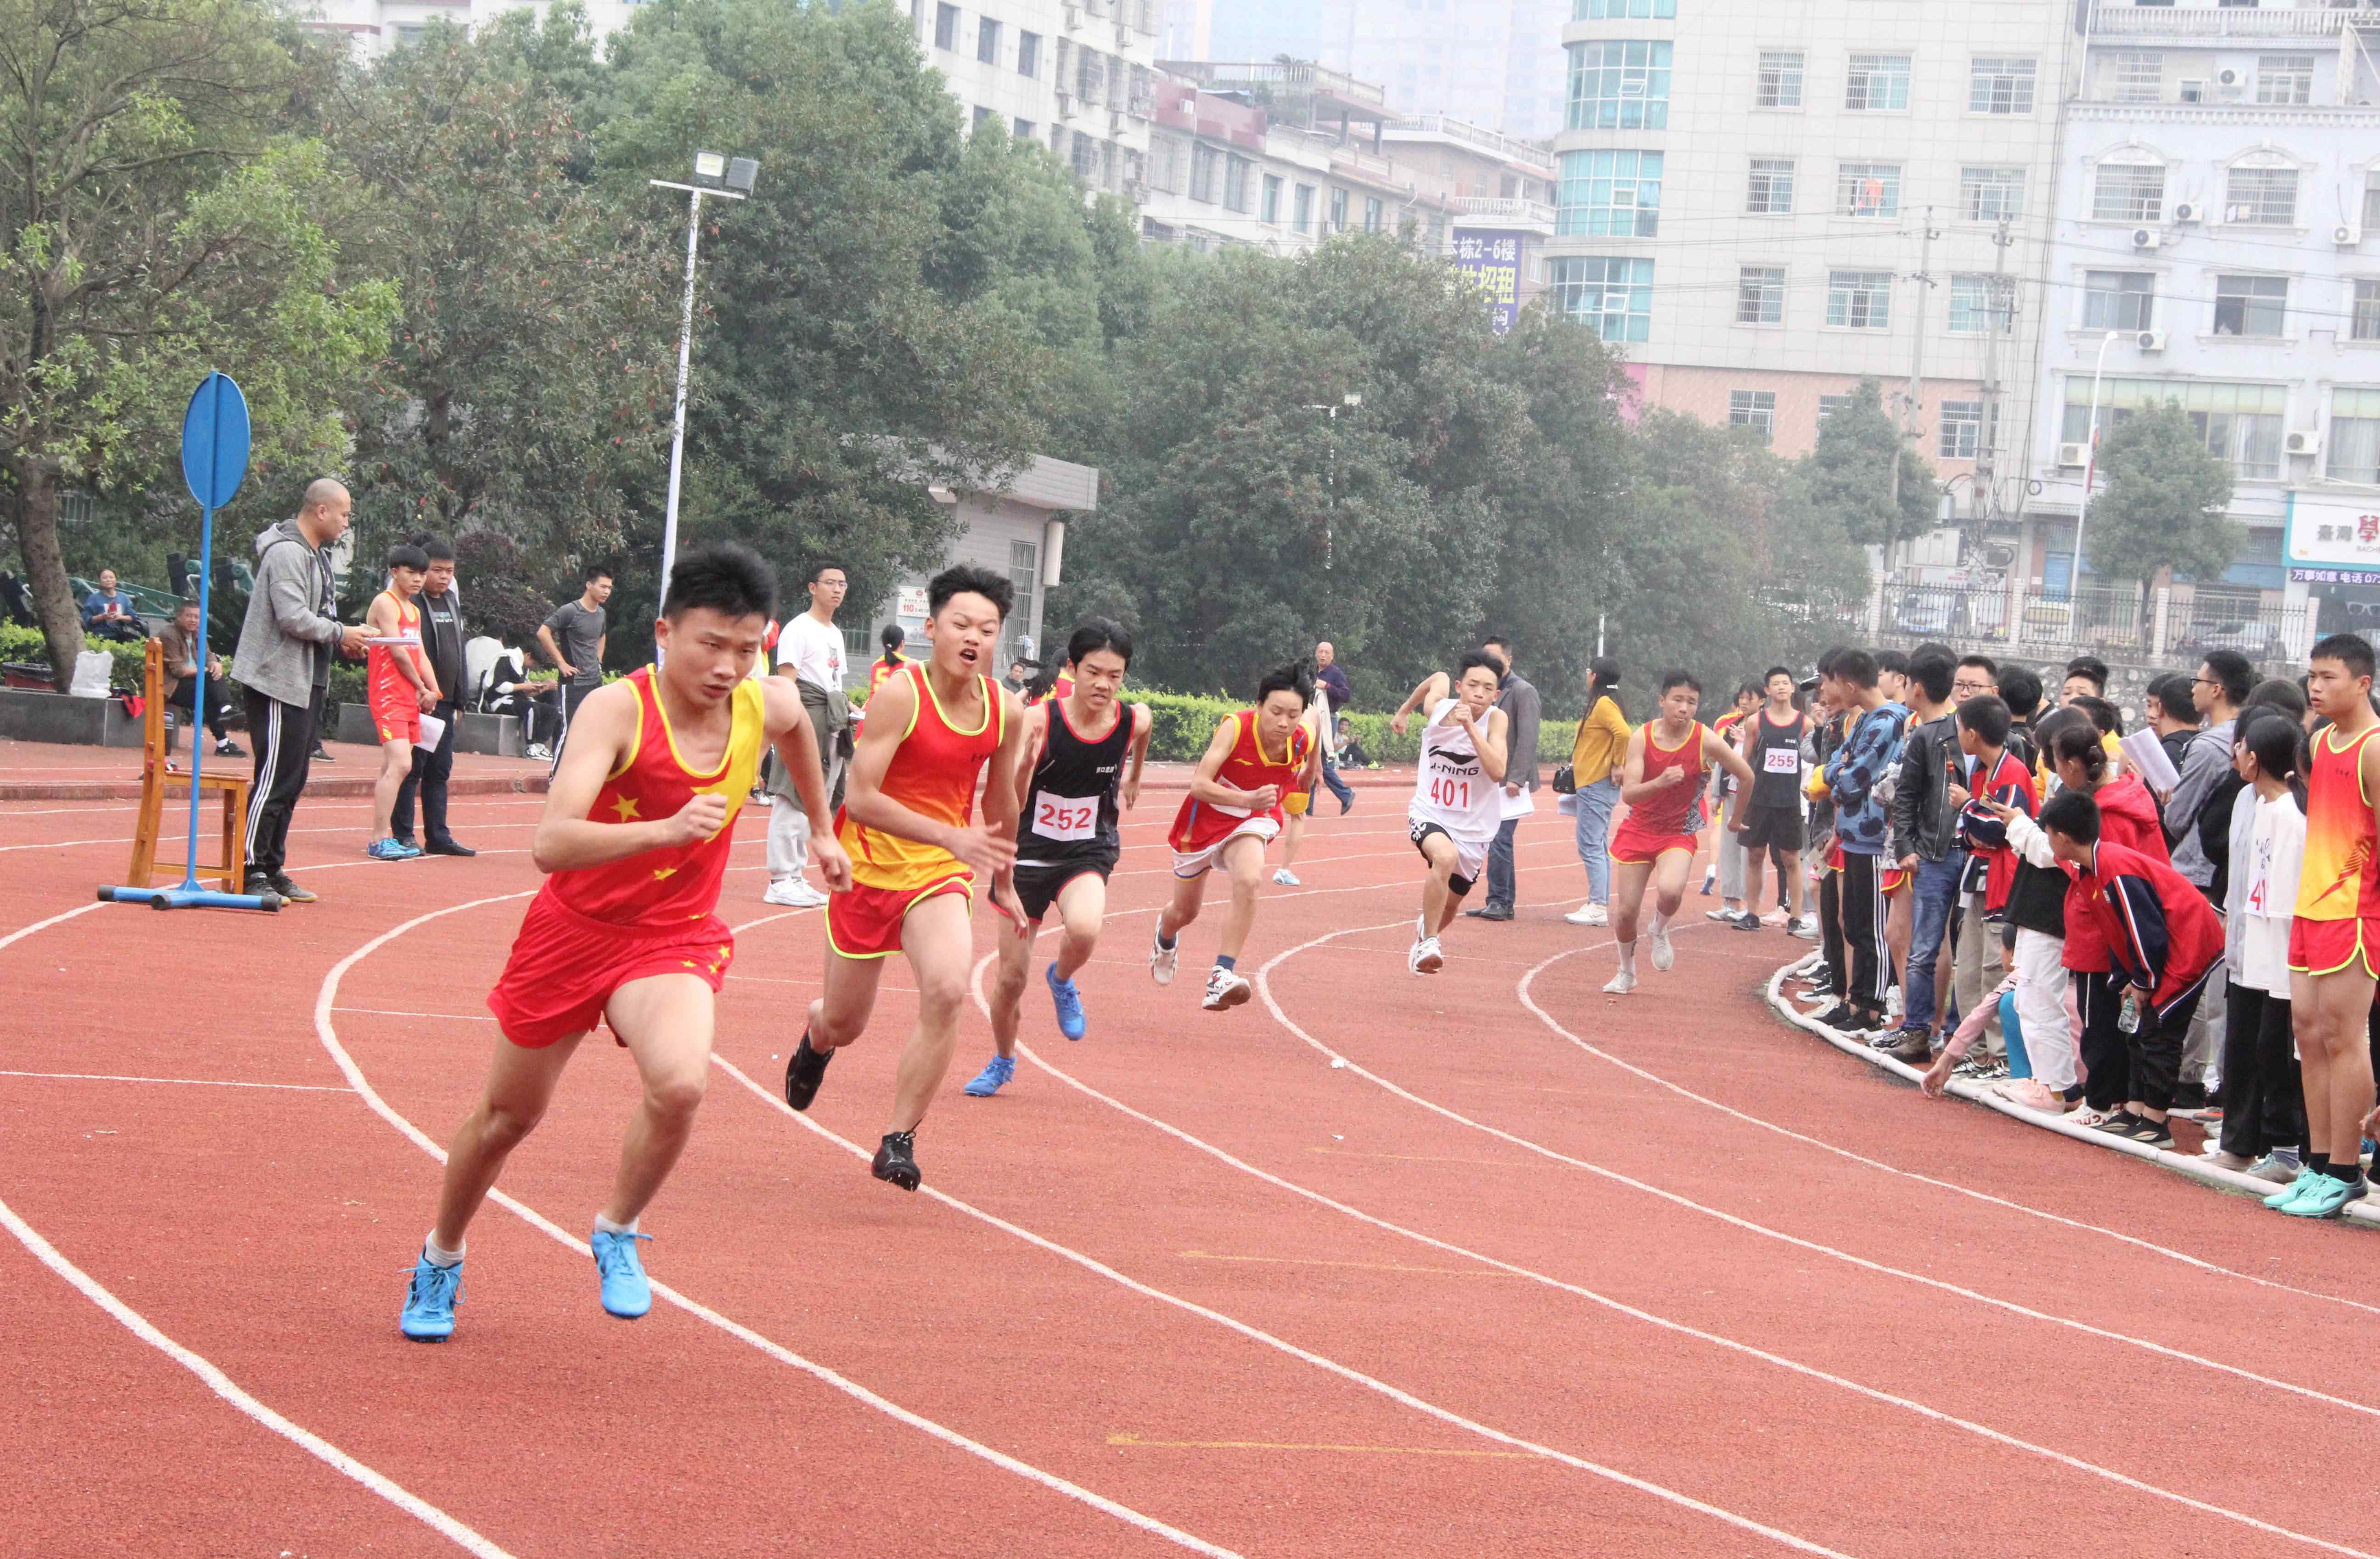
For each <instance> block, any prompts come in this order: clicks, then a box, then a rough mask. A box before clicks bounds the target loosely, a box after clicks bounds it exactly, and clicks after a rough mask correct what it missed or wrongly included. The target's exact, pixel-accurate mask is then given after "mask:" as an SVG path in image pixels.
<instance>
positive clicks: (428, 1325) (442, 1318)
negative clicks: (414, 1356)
mask: <svg viewBox="0 0 2380 1559" xmlns="http://www.w3.org/2000/svg"><path fill="white" fill-rule="evenodd" d="M462 1302H463V1263H460V1262H456V1263H455V1264H454V1265H453V1266H439V1265H437V1264H436V1263H433V1262H431V1259H430V1258H429V1257H428V1256H427V1255H423V1256H420V1257H419V1258H417V1259H416V1260H415V1262H414V1263H413V1286H412V1287H410V1288H408V1289H407V1290H406V1294H405V1312H404V1313H403V1314H401V1315H399V1316H398V1317H397V1318H396V1323H397V1325H398V1327H399V1328H400V1329H402V1330H403V1331H404V1333H405V1335H407V1336H408V1337H411V1338H412V1339H413V1340H414V1341H415V1342H418V1343H443V1342H444V1341H445V1340H446V1339H447V1338H448V1337H451V1336H453V1335H455V1306H456V1305H458V1304H461V1303H462Z"/></svg>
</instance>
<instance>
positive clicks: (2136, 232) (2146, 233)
mask: <svg viewBox="0 0 2380 1559" xmlns="http://www.w3.org/2000/svg"><path fill="white" fill-rule="evenodd" d="M2164 242H2165V236H2164V235H2163V234H2160V233H2159V232H2158V231H2157V230H2156V229H2155V228H2154V227H2135V228H2133V229H2132V248H2136V249H2153V248H2156V247H2157V246H2158V245H2159V244H2162V243H2164Z"/></svg>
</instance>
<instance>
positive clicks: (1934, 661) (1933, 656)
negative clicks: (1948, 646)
mask: <svg viewBox="0 0 2380 1559" xmlns="http://www.w3.org/2000/svg"><path fill="white" fill-rule="evenodd" d="M1958 674H1959V668H1958V665H1957V663H1956V662H1954V661H1953V660H1952V659H1950V658H1949V656H1948V655H1947V654H1944V653H1942V652H1941V651H1939V650H1931V649H1923V650H1919V651H1918V652H1917V653H1916V654H1915V655H1913V656H1911V657H1910V658H1909V680H1910V681H1912V682H1913V683H1916V684H1917V685H1918V686H1919V687H1921V688H1923V689H1925V697H1926V700H1927V702H1929V703H1934V704H1939V703H1941V702H1942V701H1943V700H1944V699H1946V698H1948V697H1949V696H1950V683H1951V682H1952V680H1953V679H1955V678H1956V677H1957V676H1958Z"/></svg>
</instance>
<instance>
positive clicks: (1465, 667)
mask: <svg viewBox="0 0 2380 1559" xmlns="http://www.w3.org/2000/svg"><path fill="white" fill-rule="evenodd" d="M1475 668H1479V669H1484V670H1486V671H1493V672H1495V673H1496V680H1497V681H1499V682H1501V681H1503V680H1504V668H1503V667H1501V666H1500V665H1498V664H1497V663H1496V658H1495V657H1494V656H1492V655H1490V654H1488V652H1487V651H1486V650H1484V649H1475V650H1470V651H1467V652H1466V653H1465V654H1464V655H1463V659H1460V660H1457V661H1456V662H1455V663H1454V680H1455V681H1456V682H1461V681H1462V680H1463V674H1464V673H1465V672H1467V671H1472V670H1473V669H1475Z"/></svg>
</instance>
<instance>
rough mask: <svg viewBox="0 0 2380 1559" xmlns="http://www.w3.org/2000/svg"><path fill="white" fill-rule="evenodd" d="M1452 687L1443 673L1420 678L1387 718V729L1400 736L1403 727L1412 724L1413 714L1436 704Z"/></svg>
mask: <svg viewBox="0 0 2380 1559" xmlns="http://www.w3.org/2000/svg"><path fill="white" fill-rule="evenodd" d="M1453 685H1454V683H1453V680H1452V679H1451V678H1450V677H1449V676H1448V675H1447V674H1446V673H1445V672H1444V671H1432V672H1431V673H1430V674H1429V675H1427V676H1426V677H1424V678H1422V679H1421V681H1420V682H1419V683H1415V686H1414V690H1413V691H1412V692H1411V693H1408V694H1406V695H1405V701H1404V702H1403V703H1402V704H1400V705H1398V706H1397V712H1396V713H1395V714H1393V715H1391V716H1390V717H1389V729H1390V730H1391V731H1395V732H1396V733H1397V734H1398V735H1400V736H1403V734H1404V733H1405V727H1406V726H1408V725H1411V724H1412V723H1413V712H1414V711H1415V709H1426V708H1428V707H1430V706H1432V705H1434V704H1436V703H1437V702H1438V701H1439V699H1441V698H1443V697H1445V696H1446V694H1447V690H1448V689H1449V688H1451V687H1452V686H1453Z"/></svg>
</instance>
